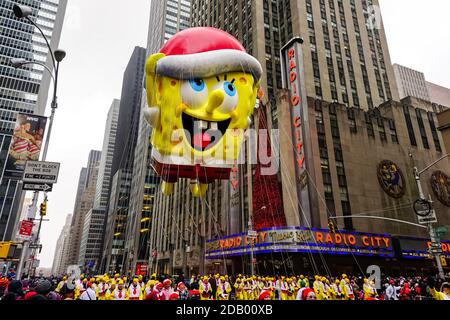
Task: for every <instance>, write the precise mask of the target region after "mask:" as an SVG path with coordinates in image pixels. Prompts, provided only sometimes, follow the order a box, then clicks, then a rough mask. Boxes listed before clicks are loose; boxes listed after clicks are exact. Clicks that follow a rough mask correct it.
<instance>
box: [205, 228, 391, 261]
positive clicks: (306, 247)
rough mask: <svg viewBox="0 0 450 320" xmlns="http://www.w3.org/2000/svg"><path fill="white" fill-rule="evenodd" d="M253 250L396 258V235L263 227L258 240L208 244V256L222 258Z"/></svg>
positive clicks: (240, 238)
mask: <svg viewBox="0 0 450 320" xmlns="http://www.w3.org/2000/svg"><path fill="white" fill-rule="evenodd" d="M252 246H253V252H254V253H255V254H258V253H269V252H306V253H323V254H354V255H362V256H373V255H376V256H386V257H393V256H394V249H393V245H392V238H391V236H389V235H382V234H370V233H359V232H340V233H336V234H332V233H330V232H329V230H325V229H308V228H301V227H283V228H273V229H263V230H261V231H259V232H258V235H257V237H256V239H252V238H251V237H249V236H248V235H247V234H238V235H234V236H229V237H226V238H222V239H213V240H210V241H208V242H207V244H206V252H207V253H206V257H207V258H208V259H219V258H224V257H232V256H237V255H246V254H249V253H250V251H251V249H252Z"/></svg>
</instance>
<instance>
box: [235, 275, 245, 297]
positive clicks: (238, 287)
mask: <svg viewBox="0 0 450 320" xmlns="http://www.w3.org/2000/svg"><path fill="white" fill-rule="evenodd" d="M234 292H235V294H236V300H244V283H243V281H241V278H237V279H236V283H235V284H234Z"/></svg>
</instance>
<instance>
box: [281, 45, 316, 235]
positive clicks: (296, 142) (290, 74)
mask: <svg viewBox="0 0 450 320" xmlns="http://www.w3.org/2000/svg"><path fill="white" fill-rule="evenodd" d="M302 43H303V40H302V39H301V38H294V39H292V40H291V41H289V42H288V43H287V44H286V45H285V46H284V47H283V48H282V49H281V61H282V71H283V87H284V88H285V89H288V90H289V92H290V109H291V121H292V122H291V127H292V144H293V147H294V154H295V163H294V165H295V170H296V180H297V196H298V201H299V213H300V221H301V222H302V223H303V225H305V226H311V225H312V221H311V220H312V216H311V210H310V200H309V190H308V180H309V177H308V171H307V170H308V169H309V168H308V148H309V147H308V145H309V144H308V142H309V141H311V139H310V134H309V132H310V131H309V121H308V101H307V97H306V84H305V77H304V74H305V71H304V67H303V51H302Z"/></svg>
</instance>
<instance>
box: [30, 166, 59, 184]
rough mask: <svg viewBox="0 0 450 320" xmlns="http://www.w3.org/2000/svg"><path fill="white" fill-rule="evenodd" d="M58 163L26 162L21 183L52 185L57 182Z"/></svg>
mask: <svg viewBox="0 0 450 320" xmlns="http://www.w3.org/2000/svg"><path fill="white" fill-rule="evenodd" d="M59 167H60V164H59V163H55V162H42V161H27V163H26V165H25V172H24V174H23V182H24V184H25V183H38V184H53V183H56V182H58V174H59Z"/></svg>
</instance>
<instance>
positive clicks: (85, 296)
mask: <svg viewBox="0 0 450 320" xmlns="http://www.w3.org/2000/svg"><path fill="white" fill-rule="evenodd" d="M80 300H84V301H95V300H97V293H96V291H95V288H94V285H93V283H91V282H88V283H87V285H86V290H85V291H84V292H83V293H82V294H81V296H80Z"/></svg>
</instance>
